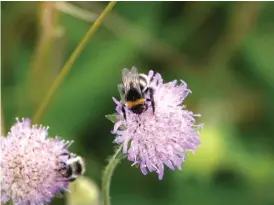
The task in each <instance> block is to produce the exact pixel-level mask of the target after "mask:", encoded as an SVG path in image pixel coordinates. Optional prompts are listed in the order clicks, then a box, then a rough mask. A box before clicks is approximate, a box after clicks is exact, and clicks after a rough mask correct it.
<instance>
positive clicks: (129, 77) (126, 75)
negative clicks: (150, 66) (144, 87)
mask: <svg viewBox="0 0 274 205" xmlns="http://www.w3.org/2000/svg"><path fill="white" fill-rule="evenodd" d="M122 80H123V85H124V88H125V93H126V92H127V91H128V90H129V89H130V84H132V86H133V87H134V88H136V89H137V90H138V91H139V92H141V90H140V84H139V76H138V71H137V68H136V67H132V68H131V70H130V71H129V70H128V69H127V68H124V69H123V71H122Z"/></svg>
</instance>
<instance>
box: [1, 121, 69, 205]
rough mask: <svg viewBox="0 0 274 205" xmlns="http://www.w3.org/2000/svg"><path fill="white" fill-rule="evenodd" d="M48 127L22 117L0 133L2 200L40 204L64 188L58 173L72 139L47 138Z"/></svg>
mask: <svg viewBox="0 0 274 205" xmlns="http://www.w3.org/2000/svg"><path fill="white" fill-rule="evenodd" d="M47 130H48V128H46V127H43V126H37V125H33V126H31V122H30V120H29V119H22V121H19V120H18V119H17V122H16V123H15V124H14V125H13V126H12V127H11V130H10V132H9V133H8V135H7V137H1V138H0V142H1V163H0V164H1V202H4V203H6V202H7V201H9V200H12V201H13V202H14V204H18V205H27V204H28V205H40V204H41V205H42V204H45V203H48V202H50V200H51V198H52V197H54V196H55V194H56V193H58V192H60V191H62V190H67V186H68V180H67V179H66V178H65V176H64V175H62V174H61V172H60V169H61V170H63V169H62V168H64V164H65V162H66V160H67V159H68V155H64V153H66V154H68V153H69V152H68V150H67V148H68V147H69V146H70V144H71V142H68V141H64V140H61V139H59V138H58V137H56V138H48V131H47Z"/></svg>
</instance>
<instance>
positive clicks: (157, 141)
mask: <svg viewBox="0 0 274 205" xmlns="http://www.w3.org/2000/svg"><path fill="white" fill-rule="evenodd" d="M153 75H154V72H153V71H150V72H149V73H148V77H149V78H152V76H153ZM150 87H152V88H153V89H154V100H155V114H153V110H152V106H151V103H150V102H149V101H147V102H146V103H147V105H148V109H147V110H146V111H145V112H143V113H142V114H140V115H137V114H134V113H133V112H131V111H130V110H129V109H127V108H126V107H125V113H126V119H125V118H124V115H123V111H122V107H123V104H122V101H120V102H119V101H117V100H116V99H115V98H113V100H114V102H115V103H116V105H117V106H116V113H117V114H116V115H117V116H116V118H117V120H118V121H117V122H116V123H115V125H114V129H113V131H112V133H113V134H115V135H116V139H115V142H116V143H118V144H122V145H123V153H124V154H126V155H127V157H128V160H130V161H132V162H133V165H135V164H138V165H140V169H141V171H142V173H143V174H144V175H146V174H147V173H148V172H156V173H157V174H158V178H159V180H161V179H162V178H163V175H164V165H166V166H167V167H169V168H170V169H171V170H174V169H175V168H178V169H180V170H181V166H182V163H183V162H184V160H185V157H186V152H188V151H190V152H195V151H196V150H197V148H198V145H199V144H200V139H199V135H200V134H199V131H198V130H197V129H196V128H199V127H202V125H195V119H194V117H196V116H200V115H195V114H193V113H192V112H191V111H188V110H186V109H185V107H184V106H182V103H183V101H184V99H185V97H186V96H187V95H188V94H189V93H190V90H188V89H187V85H186V83H184V82H183V81H181V82H180V84H179V85H178V84H177V81H176V80H175V81H172V82H168V83H163V79H162V77H161V75H160V74H159V73H156V74H155V75H154V78H153V80H152V81H151V83H150ZM145 98H149V96H145Z"/></svg>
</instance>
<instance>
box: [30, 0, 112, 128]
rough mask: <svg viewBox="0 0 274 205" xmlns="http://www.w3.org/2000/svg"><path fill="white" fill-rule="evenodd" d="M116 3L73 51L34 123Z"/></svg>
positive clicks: (104, 13) (105, 12) (105, 10)
mask: <svg viewBox="0 0 274 205" xmlns="http://www.w3.org/2000/svg"><path fill="white" fill-rule="evenodd" d="M115 4H116V2H115V1H114V2H113V1H112V2H110V3H109V4H108V5H107V6H106V8H105V9H104V10H103V12H102V13H101V14H100V16H99V17H98V18H97V19H96V21H95V22H94V24H92V26H91V27H90V29H89V30H88V32H87V33H86V35H85V36H84V38H83V39H82V40H81V42H80V43H79V44H78V46H77V47H76V49H75V50H74V51H73V53H72V54H71V56H70V57H69V59H68V60H67V62H66V63H65V65H64V66H63V68H62V69H61V72H60V74H59V75H58V76H57V78H56V79H55V81H54V82H53V84H52V85H51V87H50V89H49V91H48V92H47V94H46V96H45V98H44V99H43V100H42V103H41V105H40V106H39V107H38V110H37V112H36V113H35V115H34V118H33V121H34V123H37V122H38V121H39V119H40V118H41V116H42V115H43V113H44V112H45V110H46V108H47V106H48V104H49V102H50V100H51V98H52V97H53V95H54V93H55V91H56V90H57V88H58V87H59V85H60V84H61V83H62V82H63V80H64V78H65V77H66V76H67V74H68V72H69V70H70V68H71V67H72V65H73V63H74V62H75V61H76V59H77V58H78V56H79V55H80V53H81V52H82V50H83V49H84V47H85V45H86V44H87V42H88V41H89V39H90V38H91V37H92V36H93V35H94V34H95V32H96V31H97V29H98V28H99V26H100V25H101V24H102V22H103V20H104V18H105V17H106V15H107V14H108V13H109V12H110V11H111V10H112V8H113V7H114V6H115Z"/></svg>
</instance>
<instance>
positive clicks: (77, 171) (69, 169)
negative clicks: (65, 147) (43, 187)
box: [58, 153, 85, 182]
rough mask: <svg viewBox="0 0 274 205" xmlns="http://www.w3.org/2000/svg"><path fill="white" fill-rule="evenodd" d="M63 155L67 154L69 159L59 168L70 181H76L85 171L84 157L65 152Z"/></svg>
mask: <svg viewBox="0 0 274 205" xmlns="http://www.w3.org/2000/svg"><path fill="white" fill-rule="evenodd" d="M62 155H63V156H67V157H68V160H67V161H66V162H65V163H63V167H62V168H61V169H59V170H58V171H59V173H60V174H62V175H63V176H64V177H65V178H67V180H68V181H69V182H72V181H74V180H75V179H77V178H78V177H79V176H81V175H83V174H84V172H85V163H84V160H83V159H82V157H80V156H76V155H74V154H69V153H63V154H62Z"/></svg>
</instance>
